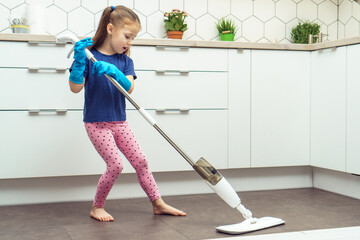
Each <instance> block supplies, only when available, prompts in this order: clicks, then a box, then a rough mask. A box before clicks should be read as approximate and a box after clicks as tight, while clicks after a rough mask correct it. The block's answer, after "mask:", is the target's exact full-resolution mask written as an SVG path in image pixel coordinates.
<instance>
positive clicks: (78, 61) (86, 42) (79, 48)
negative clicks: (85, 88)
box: [70, 38, 93, 84]
mask: <svg viewBox="0 0 360 240" xmlns="http://www.w3.org/2000/svg"><path fill="white" fill-rule="evenodd" d="M92 43H93V41H92V40H91V38H84V39H82V40H80V41H78V42H77V43H76V44H75V47H74V65H73V66H72V70H71V73H70V81H72V82H73V83H77V84H82V83H83V82H84V71H85V64H86V61H85V60H86V54H85V50H84V49H85V48H87V47H89V46H91V45H92Z"/></svg>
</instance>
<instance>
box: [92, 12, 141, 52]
mask: <svg viewBox="0 0 360 240" xmlns="http://www.w3.org/2000/svg"><path fill="white" fill-rule="evenodd" d="M109 23H111V24H113V25H114V26H115V27H121V26H123V25H125V24H127V23H137V24H139V26H140V25H141V24H140V19H139V17H138V16H137V15H136V13H134V12H133V11H132V10H131V9H130V8H127V7H125V6H121V5H119V6H115V7H111V6H109V7H107V8H105V9H104V11H103V13H102V16H101V19H100V22H99V26H98V28H97V30H96V33H95V36H94V37H93V38H92V40H93V45H92V46H91V47H90V49H96V48H98V47H100V46H101V45H102V44H103V43H104V41H105V39H106V37H107V25H108V24H109ZM129 50H130V49H128V50H126V52H125V54H126V55H129Z"/></svg>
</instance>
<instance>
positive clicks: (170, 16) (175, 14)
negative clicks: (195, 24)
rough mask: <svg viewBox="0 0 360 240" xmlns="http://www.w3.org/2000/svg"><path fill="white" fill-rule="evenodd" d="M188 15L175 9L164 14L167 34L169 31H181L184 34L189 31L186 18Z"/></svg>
mask: <svg viewBox="0 0 360 240" xmlns="http://www.w3.org/2000/svg"><path fill="white" fill-rule="evenodd" d="M186 17H187V13H186V12H185V11H181V10H179V9H173V10H172V11H171V12H165V13H164V22H165V32H167V31H181V32H184V31H186V29H187V24H186V23H185V18H186Z"/></svg>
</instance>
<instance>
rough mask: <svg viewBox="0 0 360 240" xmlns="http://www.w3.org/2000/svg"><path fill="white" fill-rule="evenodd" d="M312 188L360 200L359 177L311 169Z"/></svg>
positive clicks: (321, 169) (315, 168)
mask: <svg viewBox="0 0 360 240" xmlns="http://www.w3.org/2000/svg"><path fill="white" fill-rule="evenodd" d="M313 179H314V187H315V188H319V189H323V190H326V191H329V192H334V193H337V194H341V195H344V196H348V197H352V198H356V199H360V191H359V189H360V176H358V175H353V174H350V173H344V172H338V171H333V170H328V169H323V168H317V167H314V168H313Z"/></svg>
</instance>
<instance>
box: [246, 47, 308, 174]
mask: <svg viewBox="0 0 360 240" xmlns="http://www.w3.org/2000/svg"><path fill="white" fill-rule="evenodd" d="M309 58H310V56H309V52H294V51H266V50H253V51H252V61H251V63H252V70H251V74H252V75H251V77H252V79H251V166H252V167H270V166H296V165H309V152H310V149H309V147H310V142H309V140H310V123H309V118H310V116H309V113H310V83H309V80H310V64H309Z"/></svg>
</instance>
